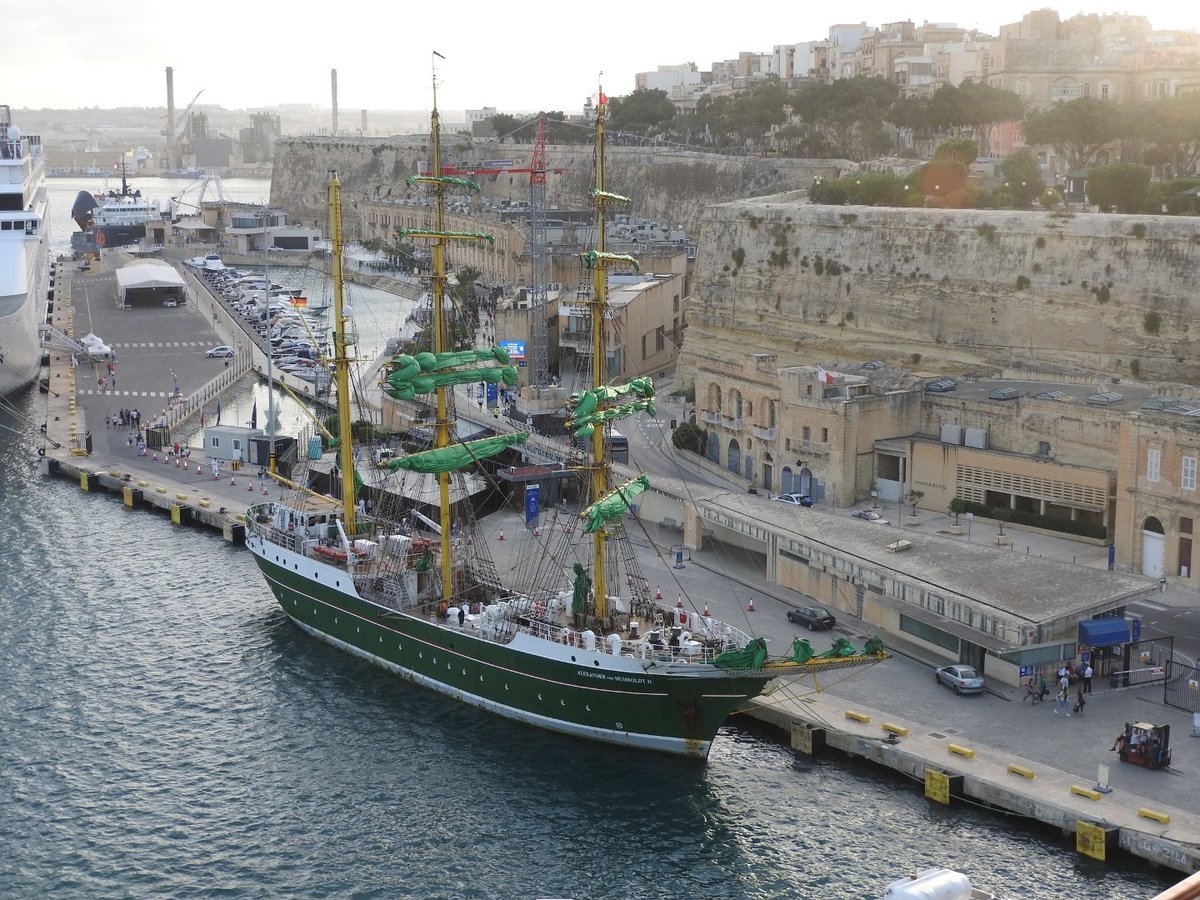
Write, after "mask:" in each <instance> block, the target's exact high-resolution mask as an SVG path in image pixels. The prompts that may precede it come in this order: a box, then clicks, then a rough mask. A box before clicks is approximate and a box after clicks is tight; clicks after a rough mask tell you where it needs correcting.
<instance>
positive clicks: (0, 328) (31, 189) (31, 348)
mask: <svg viewBox="0 0 1200 900" xmlns="http://www.w3.org/2000/svg"><path fill="white" fill-rule="evenodd" d="M48 209H49V204H48V200H47V194H46V156H45V152H44V151H43V148H42V139H41V138H40V137H39V136H37V135H23V134H21V129H20V128H18V127H17V126H16V125H14V124H13V121H12V112H11V110H10V109H9V107H7V106H3V105H0V396H2V395H7V394H11V393H12V392H13V391H15V390H17V389H18V388H21V387H24V386H25V385H27V384H29V383H30V382H31V381H33V379H34V377H35V376H36V375H37V373H38V368H39V366H40V365H41V360H42V352H41V347H40V344H39V341H38V324H39V323H40V322H41V321H42V320H43V319H44V318H45V310H46V301H47V297H48V293H49V290H50V260H49V255H48V252H47V248H48V245H49V240H50V234H49V230H50V228H49V217H48V215H47V213H48Z"/></svg>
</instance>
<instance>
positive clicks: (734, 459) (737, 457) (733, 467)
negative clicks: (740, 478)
mask: <svg viewBox="0 0 1200 900" xmlns="http://www.w3.org/2000/svg"><path fill="white" fill-rule="evenodd" d="M728 464H729V471H730V472H733V473H734V474H735V475H740V474H741V473H742V447H741V444H739V443H738V441H737V438H733V439H732V440H731V441H730V442H729V456H728Z"/></svg>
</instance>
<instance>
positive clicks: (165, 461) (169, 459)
mask: <svg viewBox="0 0 1200 900" xmlns="http://www.w3.org/2000/svg"><path fill="white" fill-rule="evenodd" d="M170 461H171V457H169V456H167V454H165V453H164V454H163V465H164V466H165V465H166V464H167V463H169V462H170Z"/></svg>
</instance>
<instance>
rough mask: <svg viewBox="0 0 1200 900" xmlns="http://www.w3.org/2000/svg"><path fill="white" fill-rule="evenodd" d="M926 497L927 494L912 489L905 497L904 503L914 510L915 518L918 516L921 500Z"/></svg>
mask: <svg viewBox="0 0 1200 900" xmlns="http://www.w3.org/2000/svg"><path fill="white" fill-rule="evenodd" d="M924 496H925V492H924V491H918V490H917V489H916V488H912V489H910V490H909V491H908V493H906V494H905V495H904V502H905V503H907V504H908V505H909V506H910V507H911V508H912V513H911V515H914V516H915V515H916V514H917V504H918V503H920V502H921V498H922V497H924Z"/></svg>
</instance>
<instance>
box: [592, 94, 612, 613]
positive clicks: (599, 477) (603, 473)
mask: <svg viewBox="0 0 1200 900" xmlns="http://www.w3.org/2000/svg"><path fill="white" fill-rule="evenodd" d="M607 105H608V104H607V103H605V96H604V88H603V87H601V88H600V102H599V103H598V104H596V189H595V190H594V191H593V192H592V198H593V201H594V202H595V205H596V252H597V253H598V254H603V253H604V252H605V234H604V230H605V213H606V207H607V203H608V197H607V195H606V194H605V193H604V112H605V109H606V107H607ZM590 306H591V312H592V316H591V318H592V387H593V388H598V387H600V386H601V385H603V384H604V383H605V382H606V381H607V380H608V376H607V372H606V371H605V369H606V368H607V353H606V349H607V343H608V342H607V341H606V340H605V334H604V325H605V320H604V313H605V310H606V309H607V308H608V270H607V269H606V268H605V267H604V266H603V265H597V266H595V267H594V268H593V269H592V298H591V303H590ZM610 430H611V429H610V426H608V425H601V426H599V427H597V428H596V430H595V431H593V432H592V494H591V499H592V502H595V501H597V500H599V499H600V498H601V497H603V496H604V495H605V494H606V493H607V491H608V481H609V471H610V469H611V466H612V462H611V460H610V459H609V457H608V454H607V453H606V452H605V440H606V438H607V437H608V435H609V432H610ZM604 544H605V530H604V529H603V528H599V529H597V530H596V532H595V534H593V535H592V585H593V588H594V590H593V594H592V596H593V597H594V602H595V605H596V615H597V616H600V617H603V616H605V615H606V614H607V610H608V589H607V586H606V584H605V577H604V576H605V571H604Z"/></svg>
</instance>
